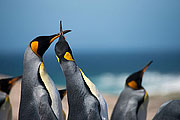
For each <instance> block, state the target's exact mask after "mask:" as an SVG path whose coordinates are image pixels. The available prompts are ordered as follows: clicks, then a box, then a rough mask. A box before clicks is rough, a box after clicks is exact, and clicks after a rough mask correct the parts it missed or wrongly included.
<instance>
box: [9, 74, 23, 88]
mask: <svg viewBox="0 0 180 120" xmlns="http://www.w3.org/2000/svg"><path fill="white" fill-rule="evenodd" d="M21 78H22V75H21V76H18V77H15V78H13V79H12V80H10V81H9V82H8V83H9V84H11V85H12V86H13V85H14V84H15V82H17V81H18V80H20V79H21Z"/></svg>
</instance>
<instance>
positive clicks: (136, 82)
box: [126, 61, 152, 90]
mask: <svg viewBox="0 0 180 120" xmlns="http://www.w3.org/2000/svg"><path fill="white" fill-rule="evenodd" d="M151 63H152V61H150V62H149V63H148V64H147V65H146V66H145V67H144V68H143V69H142V70H140V71H138V72H135V73H133V74H131V75H130V76H129V77H128V78H127V79H126V86H128V87H130V88H132V89H135V90H138V89H142V88H143V87H142V77H143V75H144V72H145V71H146V69H147V68H148V67H149V65H150V64H151Z"/></svg>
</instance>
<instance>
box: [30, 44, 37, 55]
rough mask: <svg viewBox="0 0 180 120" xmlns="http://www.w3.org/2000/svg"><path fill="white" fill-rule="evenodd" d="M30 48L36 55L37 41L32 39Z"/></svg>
mask: <svg viewBox="0 0 180 120" xmlns="http://www.w3.org/2000/svg"><path fill="white" fill-rule="evenodd" d="M31 49H32V51H33V52H34V53H35V54H36V55H38V54H37V50H38V41H34V42H32V43H31Z"/></svg>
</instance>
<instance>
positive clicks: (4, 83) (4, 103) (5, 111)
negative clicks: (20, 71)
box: [0, 76, 22, 120]
mask: <svg viewBox="0 0 180 120" xmlns="http://www.w3.org/2000/svg"><path fill="white" fill-rule="evenodd" d="M21 78H22V76H18V77H13V78H3V79H1V80H0V119H2V120H12V107H11V103H10V100H9V93H10V91H11V88H12V87H13V86H14V84H15V83H16V82H17V81H18V80H20V79H21Z"/></svg>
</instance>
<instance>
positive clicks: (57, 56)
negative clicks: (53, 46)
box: [56, 55, 60, 63]
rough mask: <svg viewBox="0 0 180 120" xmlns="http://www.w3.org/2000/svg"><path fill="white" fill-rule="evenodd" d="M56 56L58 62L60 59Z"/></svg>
mask: <svg viewBox="0 0 180 120" xmlns="http://www.w3.org/2000/svg"><path fill="white" fill-rule="evenodd" d="M56 58H57V60H58V62H59V63H60V61H59V57H58V56H57V55H56Z"/></svg>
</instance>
